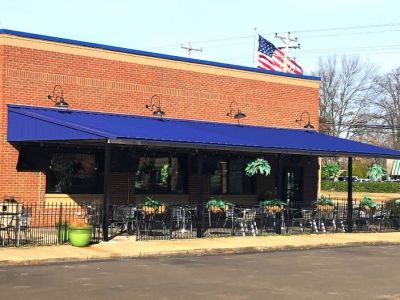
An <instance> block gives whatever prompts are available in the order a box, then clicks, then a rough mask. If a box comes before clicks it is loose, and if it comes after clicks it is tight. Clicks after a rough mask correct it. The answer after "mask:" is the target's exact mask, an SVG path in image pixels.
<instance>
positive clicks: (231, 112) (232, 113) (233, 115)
mask: <svg viewBox="0 0 400 300" xmlns="http://www.w3.org/2000/svg"><path fill="white" fill-rule="evenodd" d="M235 112H236V113H235ZM226 115H227V116H228V117H231V118H234V119H236V120H237V122H238V124H239V120H240V119H243V118H246V114H245V113H243V112H241V111H240V109H239V104H238V103H237V102H236V101H232V102H231V104H230V105H229V112H228V113H227V114H226Z"/></svg>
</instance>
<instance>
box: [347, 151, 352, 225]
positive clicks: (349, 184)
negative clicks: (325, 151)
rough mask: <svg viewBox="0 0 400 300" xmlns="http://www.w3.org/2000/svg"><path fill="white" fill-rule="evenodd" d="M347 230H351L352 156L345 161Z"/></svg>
mask: <svg viewBox="0 0 400 300" xmlns="http://www.w3.org/2000/svg"><path fill="white" fill-rule="evenodd" d="M347 231H348V232H352V231H353V158H352V157H349V158H348V161H347Z"/></svg>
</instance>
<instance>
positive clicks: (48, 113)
mask: <svg viewBox="0 0 400 300" xmlns="http://www.w3.org/2000/svg"><path fill="white" fill-rule="evenodd" d="M7 129H8V132H7V134H8V135H7V139H8V141H9V142H22V141H24V142H27V141H37V142H39V141H43V142H44V141H107V142H109V143H117V144H132V145H149V146H157V147H176V148H194V149H215V150H232V151H253V152H260V153H262V152H268V153H289V154H305V155H318V156H373V157H387V158H400V152H399V151H395V150H391V149H387V148H382V147H377V146H373V145H369V144H365V143H360V142H355V141H351V140H346V139H342V138H337V137H332V136H328V135H325V134H322V133H318V132H316V131H312V130H304V129H284V128H271V127H261V126H249V125H240V126H238V125H236V124H225V123H214V122H203V121H189V120H177V119H165V118H164V119H162V120H161V119H159V118H152V117H143V116H134V115H122V114H111V113H100V112H90V111H79V110H66V109H59V108H43V107H31V106H21V105H8V127H7Z"/></svg>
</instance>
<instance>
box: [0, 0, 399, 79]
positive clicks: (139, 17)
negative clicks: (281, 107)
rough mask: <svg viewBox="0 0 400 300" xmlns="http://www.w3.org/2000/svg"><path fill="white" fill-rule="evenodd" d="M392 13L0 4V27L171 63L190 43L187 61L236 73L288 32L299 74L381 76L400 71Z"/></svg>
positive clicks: (165, 4)
mask: <svg viewBox="0 0 400 300" xmlns="http://www.w3.org/2000/svg"><path fill="white" fill-rule="evenodd" d="M399 11H400V1H398V0H381V1H378V0H375V1H373V0H363V1H361V0H347V1H343V0H335V1H321V0H319V1H314V0H303V1H299V0H297V1H296V0H280V1H267V0H264V1H263V0H230V1H228V0H164V1H163V0H130V1H129V0H113V1H110V0H108V1H106V0H80V1H77V0H65V1H57V0H0V27H1V28H6V29H12V30H18V31H25V32H30V33H37V34H44V35H50V36H56V37H62V38H70V39H75V40H81V41H87V42H94V43H100V44H106V45H112V46H120V47H125V48H131V49H136V50H146V51H152V52H157V53H164V54H173V55H178V56H188V55H189V54H188V51H187V50H185V49H182V48H181V47H182V46H188V43H189V42H190V43H191V45H192V47H193V48H196V49H202V51H192V57H193V58H197V59H204V60H211V61H218V62H223V63H229V64H237V65H243V66H254V53H255V52H254V49H255V46H256V47H257V44H256V43H255V38H254V37H255V36H256V34H262V35H263V36H264V37H265V38H267V39H268V40H269V41H270V42H272V43H273V44H275V46H277V47H278V46H283V43H282V41H281V40H279V39H276V38H275V33H279V34H280V35H286V33H287V32H290V33H291V37H293V38H294V37H297V38H298V42H299V43H300V49H293V50H291V52H290V55H291V56H292V57H295V58H296V60H297V62H298V64H300V65H301V66H302V67H303V69H304V73H305V74H311V72H312V71H315V70H316V69H317V66H318V59H319V58H323V59H326V58H327V57H329V56H332V55H336V56H338V57H340V56H343V55H346V56H348V57H360V59H361V60H362V61H365V62H370V63H373V64H375V65H376V67H377V69H378V71H379V72H381V73H384V72H388V71H390V70H391V69H393V68H395V67H399V66H400V18H399ZM255 28H256V30H255ZM296 44H297V43H293V45H296Z"/></svg>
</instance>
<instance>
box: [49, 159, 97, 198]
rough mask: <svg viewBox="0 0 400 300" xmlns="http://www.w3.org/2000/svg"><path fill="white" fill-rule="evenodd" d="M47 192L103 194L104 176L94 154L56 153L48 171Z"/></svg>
mask: <svg viewBox="0 0 400 300" xmlns="http://www.w3.org/2000/svg"><path fill="white" fill-rule="evenodd" d="M46 192H47V193H67V194H101V193H103V176H102V175H100V174H99V171H98V164H97V159H96V156H95V155H93V154H78V153H56V154H53V155H52V158H51V162H50V166H49V169H48V170H47V173H46Z"/></svg>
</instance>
